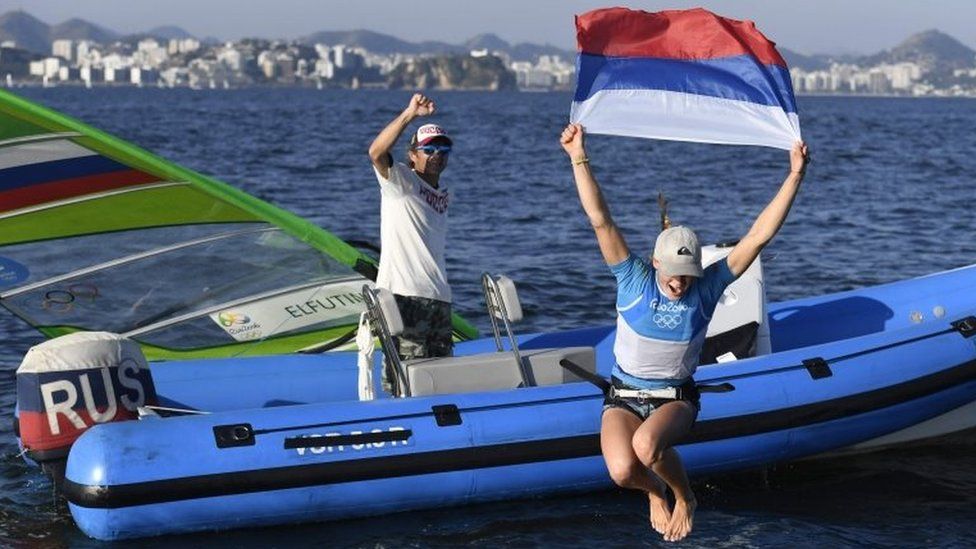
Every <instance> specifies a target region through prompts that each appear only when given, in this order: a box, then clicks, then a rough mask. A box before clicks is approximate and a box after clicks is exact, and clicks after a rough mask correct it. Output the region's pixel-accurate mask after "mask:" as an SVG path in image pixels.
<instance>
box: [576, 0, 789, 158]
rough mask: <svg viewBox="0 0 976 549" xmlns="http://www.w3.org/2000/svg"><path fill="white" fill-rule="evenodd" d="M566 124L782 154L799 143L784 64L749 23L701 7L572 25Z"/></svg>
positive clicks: (581, 19) (592, 16)
mask: <svg viewBox="0 0 976 549" xmlns="http://www.w3.org/2000/svg"><path fill="white" fill-rule="evenodd" d="M576 32H577V44H578V49H579V54H578V57H577V66H576V73H577V86H576V95H575V97H574V99H573V106H572V110H571V113H570V120H571V121H572V122H579V123H581V124H583V126H584V127H585V128H586V131H587V132H589V133H600V134H611V135H626V136H632V137H648V138H655V139H670V140H677V141H696V142H702V143H725V144H732V145H763V146H767V147H775V148H780V149H786V150H789V149H790V148H791V147H792V145H793V143H794V142H795V141H797V140H799V139H800V121H799V117H798V115H797V108H796V100H795V98H794V94H793V84H792V82H791V80H790V73H789V69H788V68H787V66H786V61H785V60H784V59H783V57H782V56H781V55H780V54H779V52H777V51H776V44H775V43H773V42H772V41H770V40H769V39H767V38H766V37H765V36H763V34H762V33H761V32H759V30H758V29H757V28H756V26H755V24H754V23H753V22H752V21H737V20H734V19H727V18H725V17H719V16H718V15H715V14H714V13H711V12H709V11H707V10H704V9H700V8H698V9H691V10H673V11H662V12H657V13H649V12H645V11H638V10H630V9H627V8H609V9H600V10H594V11H591V12H588V13H585V14H583V15H580V16H577V18H576Z"/></svg>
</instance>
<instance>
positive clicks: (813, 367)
mask: <svg viewBox="0 0 976 549" xmlns="http://www.w3.org/2000/svg"><path fill="white" fill-rule="evenodd" d="M803 366H804V367H806V369H807V372H808V373H809V374H810V377H811V378H813V379H823V378H825V377H830V376H832V375H834V372H833V371H831V369H830V364H827V361H826V360H824V359H823V358H821V357H819V356H818V357H815V358H808V359H805V360H804V361H803Z"/></svg>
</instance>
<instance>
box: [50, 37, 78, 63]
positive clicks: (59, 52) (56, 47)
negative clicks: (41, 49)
mask: <svg viewBox="0 0 976 549" xmlns="http://www.w3.org/2000/svg"><path fill="white" fill-rule="evenodd" d="M72 50H73V43H72V41H71V40H55V41H54V42H51V55H53V56H55V57H61V58H63V59H64V60H66V61H69V62H70V61H73V60H74V58H73V56H72V53H73V52H72Z"/></svg>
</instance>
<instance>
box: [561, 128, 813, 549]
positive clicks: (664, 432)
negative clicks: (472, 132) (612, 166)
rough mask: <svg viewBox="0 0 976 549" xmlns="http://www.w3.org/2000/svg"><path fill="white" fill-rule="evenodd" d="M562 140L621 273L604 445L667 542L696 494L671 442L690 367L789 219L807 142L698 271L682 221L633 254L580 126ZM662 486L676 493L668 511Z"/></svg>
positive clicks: (694, 409)
mask: <svg viewBox="0 0 976 549" xmlns="http://www.w3.org/2000/svg"><path fill="white" fill-rule="evenodd" d="M560 143H561V144H562V146H563V149H564V150H565V151H566V154H567V155H569V158H570V162H571V163H572V166H573V177H574V178H575V180H576V190H577V193H578V194H579V198H580V203H581V204H582V206H583V210H584V211H585V212H586V216H587V217H588V218H589V220H590V224H591V225H592V226H593V231H594V232H595V233H596V237H597V243H598V244H599V246H600V251H601V252H602V254H603V259H604V260H605V261H606V262H607V265H608V266H609V267H610V270H611V272H612V273H613V274H614V276H615V277H616V279H617V335H616V339H615V341H614V347H613V352H614V356H615V358H616V364H615V365H614V367H613V374H612V389H611V392H610V394H609V395H608V397H607V399H606V402H605V404H604V408H603V417H602V420H601V426H600V448H601V450H602V452H603V458H604V460H605V461H606V464H607V470H608V471H609V473H610V477H611V478H612V479H613V481H614V482H615V483H617V484H618V485H619V486H622V487H624V488H632V489H635V490H641V491H643V492H645V493H647V495H648V500H649V504H650V522H651V526H652V527H653V528H654V529H655V530H656V531H658V532H659V533H661V534H662V535H663V536H664V539H665V541H678V540H681V539H683V538H684V537H685V536H687V535H688V533H690V532H691V529H692V526H693V522H694V514H695V507H696V505H697V503H696V500H695V496H694V494H693V493H692V491H691V486H690V485H689V483H688V476H687V474H686V473H685V469H684V466H683V465H682V463H681V458H680V456H679V455H678V453H677V452H676V451H675V450H674V448H672V446H673V445H674V444H675V443H676V442H677V441H678V440H680V439H681V437H683V436H684V435H685V434H686V433H687V432H688V431H689V430H690V429H691V427H692V425H693V424H694V422H695V418H696V417H697V416H698V410H699V403H698V394H697V393H698V392H697V390H696V388H695V383H694V379H692V374H694V373H695V369H696V368H697V366H698V361H699V355H700V353H701V348H702V344H703V343H704V341H705V332H706V329H707V327H708V321H709V320H710V319H711V316H712V313H713V312H714V311H715V307H716V305H717V304H718V300H719V299H720V298H721V297H722V292H723V291H724V289H725V288H726V287H727V286H728V285H729V284H730V283H732V281H734V280H735V279H736V278H738V277H739V275H741V274H742V273H744V272H745V271H746V269H748V268H749V266H750V265H752V262H753V261H755V259H756V257H758V256H759V252H761V251H762V249H763V248H764V247H765V246H766V244H768V243H769V241H770V240H772V238H773V237H774V236H775V235H776V233H777V232H778V231H779V228H780V227H781V226H782V225H783V222H784V221H785V220H786V216H787V214H788V213H789V211H790V208H791V207H792V205H793V200H794V199H795V198H796V193H797V191H799V189H800V183H801V181H802V180H803V175H804V172H805V171H806V165H807V161H808V160H809V157H808V155H807V147H806V145H804V144H803V143H802V142H797V143H795V144H794V145H793V150H792V151H790V173H789V174H788V175H787V176H786V179H785V180H784V181H783V184H782V185H781V186H780V189H779V192H777V193H776V196H775V197H773V199H772V201H770V203H769V204H768V205H767V206H766V208H765V209H763V211H762V213H760V214H759V216H758V217H757V218H756V220H755V221H754V222H753V224H752V228H750V229H749V232H748V233H747V234H746V235H745V236H743V237H742V239H741V240H740V241H739V243H738V244H736V246H735V247H734V248H733V249H732V251H731V252H730V253H729V255H728V256H727V257H726V259H724V260H721V261H718V262H716V263H714V264H712V265H709V266H708V268H706V269H702V265H701V246H700V244H699V242H698V236H697V235H695V233H694V232H693V231H691V229H688V228H687V227H672V228H669V229H666V230H665V231H663V232H661V234H660V235H659V236H658V238H657V242H656V244H655V246H654V255H653V257H652V260H651V264H650V265H649V264H648V263H647V262H646V261H645V260H644V259H642V258H639V257H637V256H636V255H634V254H633V253H631V251H630V248H628V247H627V243H626V241H625V240H624V237H623V235H622V234H621V233H620V230H619V229H618V227H617V225H616V224H615V223H614V222H613V218H612V217H611V216H610V209H609V207H608V206H607V204H606V201H604V199H603V195H602V193H601V192H600V187H599V185H598V184H597V182H596V179H595V178H594V177H593V173H592V172H591V171H590V164H589V162H590V161H589V159H588V158H587V156H586V148H585V147H584V143H583V127H582V126H581V125H579V124H570V125H568V126H566V129H564V130H563V133H562V135H561V136H560ZM666 488H671V490H672V492H673V493H674V498H675V504H674V508H673V509H671V508H669V506H668V502H667V499H666V493H665V490H666Z"/></svg>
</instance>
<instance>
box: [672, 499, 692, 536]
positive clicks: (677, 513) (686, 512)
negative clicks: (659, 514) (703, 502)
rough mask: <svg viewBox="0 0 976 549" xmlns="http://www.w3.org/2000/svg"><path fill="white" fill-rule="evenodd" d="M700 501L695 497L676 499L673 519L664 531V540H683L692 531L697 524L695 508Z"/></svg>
mask: <svg viewBox="0 0 976 549" xmlns="http://www.w3.org/2000/svg"><path fill="white" fill-rule="evenodd" d="M696 507H698V501H697V500H695V498H691V499H690V500H681V499H679V500H676V501H675V502H674V511H672V512H671V521H670V522H669V523H668V527H667V531H666V532H664V541H681V540H683V539H685V537H686V536H687V535H688V534H689V533H690V532H691V528H692V526H694V524H695V508H696Z"/></svg>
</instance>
